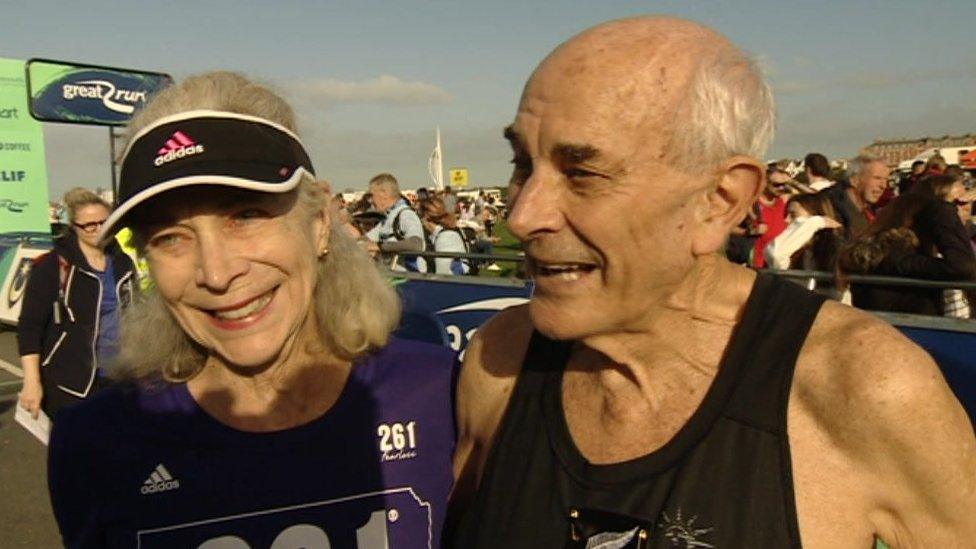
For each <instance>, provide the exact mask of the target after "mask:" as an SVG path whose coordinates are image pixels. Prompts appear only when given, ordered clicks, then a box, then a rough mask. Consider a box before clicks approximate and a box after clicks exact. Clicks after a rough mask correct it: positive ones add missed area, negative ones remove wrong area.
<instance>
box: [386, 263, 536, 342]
mask: <svg viewBox="0 0 976 549" xmlns="http://www.w3.org/2000/svg"><path fill="white" fill-rule="evenodd" d="M464 278H465V277H458V280H459V281H458V282H454V281H433V280H407V281H406V282H404V283H402V284H399V285H398V286H397V290H399V292H400V297H401V298H402V299H403V308H404V309H405V310H408V311H413V312H418V313H422V314H433V315H435V316H437V318H438V320H440V321H441V323H442V324H444V327H445V329H446V330H447V335H448V343H449V344H450V346H451V348H452V349H454V350H455V351H460V352H461V353H462V354H463V352H464V349H465V348H466V347H467V346H468V343H469V342H470V341H471V338H472V337H474V334H475V332H477V331H478V328H480V327H481V325H482V324H484V323H485V322H486V321H487V320H488V319H489V318H491V317H492V316H494V315H495V314H496V313H498V311H501V310H502V309H507V308H508V307H512V306H514V305H521V304H522V303H525V302H526V301H528V299H529V296H531V295H532V284H531V283H530V282H526V283H525V284H524V285H518V286H494V285H488V284H473V283H467V282H462V280H463V279H464Z"/></svg>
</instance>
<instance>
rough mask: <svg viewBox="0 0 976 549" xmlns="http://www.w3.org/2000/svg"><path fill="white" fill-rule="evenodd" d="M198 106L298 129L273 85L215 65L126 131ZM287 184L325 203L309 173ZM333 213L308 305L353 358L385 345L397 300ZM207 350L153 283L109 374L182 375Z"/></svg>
mask: <svg viewBox="0 0 976 549" xmlns="http://www.w3.org/2000/svg"><path fill="white" fill-rule="evenodd" d="M197 109H212V110H220V111H228V112H236V113H239V114H248V115H252V116H257V117H260V118H264V119H266V120H269V121H271V122H275V123H277V124H281V125H282V126H285V127H286V128H288V129H291V130H293V131H294V130H295V119H294V114H293V112H292V109H291V107H290V106H288V104H287V103H286V102H285V101H284V100H283V99H281V97H279V96H278V95H277V94H275V93H274V92H272V91H271V90H270V89H268V88H266V87H264V86H261V85H260V84H256V83H254V82H252V81H251V80H248V79H247V78H245V77H243V76H241V75H239V74H235V73H228V72H213V73H206V74H202V75H199V76H194V77H191V78H188V79H186V80H185V81H183V82H181V83H180V84H177V85H174V86H172V87H170V88H167V89H166V90H164V91H163V92H161V93H160V94H159V95H158V96H157V97H155V98H154V99H153V100H152V101H151V102H150V103H149V104H148V105H147V106H146V107H145V109H143V110H142V111H141V112H140V113H139V114H138V115H137V116H136V117H135V118H134V119H133V121H132V123H131V124H130V126H129V130H128V135H129V136H130V137H129V138H130V139H131V136H133V135H136V134H137V133H138V131H139V129H141V128H143V127H145V126H147V125H149V124H152V123H153V122H154V121H155V120H158V119H159V118H162V117H165V116H170V115H173V114H178V113H180V112H185V111H189V110H197ZM292 192H295V193H298V200H297V202H296V205H295V207H296V208H302V209H303V210H304V212H305V213H306V214H307V215H308V216H309V219H312V218H313V217H314V216H316V215H321V214H322V212H326V211H330V210H329V202H330V199H331V197H330V196H329V193H327V192H325V190H324V189H323V187H322V185H320V184H319V183H318V182H316V181H314V180H312V179H310V178H306V179H305V180H303V181H302V182H301V184H300V185H299V187H298V188H297V189H296V190H295V191H292ZM331 219H332V227H331V229H332V230H331V232H330V235H329V253H328V254H326V255H324V256H323V257H321V258H320V259H319V261H318V267H317V269H318V273H317V280H316V285H315V293H314V298H313V305H312V306H313V307H314V318H315V319H316V321H317V322H318V332H319V335H320V337H321V343H322V344H323V345H324V346H325V347H326V348H327V349H328V350H329V351H331V352H332V353H334V354H336V355H337V356H339V357H341V358H343V359H346V360H354V359H355V358H357V357H360V356H362V355H364V354H366V353H368V352H370V351H372V350H375V349H377V348H380V347H382V346H384V345H386V343H387V341H388V340H389V337H390V334H391V333H392V331H393V330H394V329H395V328H396V327H397V325H398V323H399V320H400V300H399V296H398V295H397V292H396V290H395V289H394V288H393V287H392V285H391V284H390V283H389V281H388V280H387V279H386V278H385V277H384V276H383V274H382V273H381V272H380V270H379V268H378V267H377V265H376V263H375V262H374V261H373V260H372V259H371V258H370V257H369V255H368V254H367V253H366V251H365V250H363V249H362V248H361V247H360V246H359V245H358V244H357V243H356V242H355V241H354V240H353V239H352V238H351V237H349V236H348V235H347V234H346V232H345V231H344V230H343V228H342V227H341V226H340V225H339V222H338V220H336V219H335V218H334V217H331ZM304 226H308V227H311V226H312V224H311V223H307V224H305V225H304ZM137 232H138V231H137ZM144 236H145V235H138V234H137V237H138V238H137V242H144V241H145V239H144ZM140 251H141V250H140ZM310 313H311V310H310ZM208 354H209V350H208V349H206V348H204V347H202V346H201V345H199V344H198V343H197V342H195V341H193V339H192V338H190V337H189V336H188V335H187V334H186V332H185V331H184V330H183V329H182V327H181V326H180V325H179V323H178V322H177V321H176V318H174V317H173V315H172V313H171V312H170V311H169V309H168V308H167V307H166V304H165V303H164V302H163V299H162V298H161V297H160V296H159V294H158V292H157V291H156V289H155V288H154V287H153V285H151V284H150V287H149V289H148V290H147V291H146V292H145V295H144V298H143V299H139V300H137V302H136V303H133V304H132V306H130V307H129V308H128V309H127V310H126V311H125V312H124V313H123V317H122V322H121V341H120V348H119V354H118V356H117V358H116V361H115V364H114V366H113V374H115V375H117V376H120V377H136V378H153V377H155V378H159V377H161V378H163V379H165V380H167V381H172V382H181V381H186V380H189V379H191V378H192V377H193V376H195V375H196V374H197V373H199V372H200V370H201V369H202V368H203V366H204V363H205V362H206V360H207V356H208Z"/></svg>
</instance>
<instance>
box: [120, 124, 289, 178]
mask: <svg viewBox="0 0 976 549" xmlns="http://www.w3.org/2000/svg"><path fill="white" fill-rule="evenodd" d="M191 118H231V119H234V120H244V121H246V122H256V123H258V124H264V125H265V126H270V127H272V128H274V129H276V130H278V131H280V132H283V133H285V134H287V135H289V136H290V137H291V138H292V139H294V140H295V141H297V142H298V144H299V145H300V146H301V147H302V150H305V151H307V150H308V149H306V148H305V144H304V143H302V140H301V139H299V138H298V136H297V135H295V133H294V132H292V131H291V130H289V129H288V128H286V127H284V126H282V125H281V124H276V123H274V122H272V121H270V120H265V119H264V118H259V117H257V116H249V115H246V114H239V113H236V112H227V111H209V110H196V111H186V112H181V113H179V114H174V115H171V116H164V117H162V118H160V119H159V120H156V121H155V122H153V123H152V124H150V125H148V126H146V127H145V128H143V129H141V130H139V132H138V133H136V134H135V135H133V136H132V138H131V139H129V145H128V146H127V147H126V148H125V152H123V153H122V162H120V163H119V165H120V166H121V165H122V164H124V163H125V157H127V156H129V150H131V149H132V146H133V145H135V143H136V141H139V139H140V138H142V136H144V135H146V134H147V133H149V132H151V131H153V130H155V129H156V128H158V127H160V126H163V125H165V124H169V123H170V122H179V121H180V120H189V119H191Z"/></svg>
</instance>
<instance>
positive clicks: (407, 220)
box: [379, 208, 425, 252]
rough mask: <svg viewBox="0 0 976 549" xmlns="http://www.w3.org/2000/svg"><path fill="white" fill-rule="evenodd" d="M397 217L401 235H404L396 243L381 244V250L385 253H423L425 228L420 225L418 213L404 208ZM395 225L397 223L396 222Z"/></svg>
mask: <svg viewBox="0 0 976 549" xmlns="http://www.w3.org/2000/svg"><path fill="white" fill-rule="evenodd" d="M396 215H397V218H398V219H399V225H400V227H399V228H400V233H401V234H402V235H403V236H402V238H399V239H398V240H396V241H390V242H380V243H379V244H380V249H381V250H383V251H384V252H422V251H424V249H425V246H424V226H423V224H421V223H420V217H419V216H418V215H417V212H415V211H413V210H411V209H410V208H403V209H402V210H400V212H399V213H398V214H396ZM394 223H397V222H396V221H394Z"/></svg>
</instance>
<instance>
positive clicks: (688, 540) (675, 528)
mask: <svg viewBox="0 0 976 549" xmlns="http://www.w3.org/2000/svg"><path fill="white" fill-rule="evenodd" d="M696 520H698V515H692V517H691V518H689V519H688V520H687V521H685V520H684V519H682V518H681V507H678V511H677V512H676V513H675V515H674V518H672V517H669V516H668V512H667V511H665V512H663V513H661V521H660V522H658V524H657V527H658V528H659V529H660V531H661V535H662V536H664V539H666V540H668V541H669V542H671V547H676V548H679V549H691V548H692V547H715V546H714V545H712V544H711V543H707V542H705V541H704V540H702V539H699V537H700V536H704V535H705V534H707V533H709V532H711V531H712V530H714V528H695V521H696Z"/></svg>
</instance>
